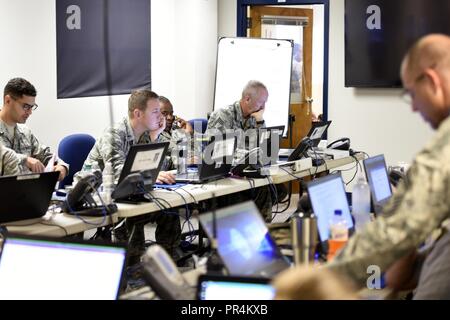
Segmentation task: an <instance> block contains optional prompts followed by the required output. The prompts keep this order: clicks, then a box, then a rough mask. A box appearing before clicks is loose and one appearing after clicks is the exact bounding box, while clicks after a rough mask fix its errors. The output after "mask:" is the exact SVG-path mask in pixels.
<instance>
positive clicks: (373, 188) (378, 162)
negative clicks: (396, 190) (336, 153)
mask: <svg viewBox="0 0 450 320" xmlns="http://www.w3.org/2000/svg"><path fill="white" fill-rule="evenodd" d="M363 163H364V169H365V171H366V177H367V181H368V182H369V185H370V192H371V194H372V204H373V209H374V211H375V213H376V214H381V213H382V212H383V206H384V205H385V204H386V202H388V201H389V199H390V198H391V196H392V189H391V184H390V183H389V177H388V173H387V169H386V161H385V159H384V155H378V156H375V157H371V158H369V159H365V160H364V161H363Z"/></svg>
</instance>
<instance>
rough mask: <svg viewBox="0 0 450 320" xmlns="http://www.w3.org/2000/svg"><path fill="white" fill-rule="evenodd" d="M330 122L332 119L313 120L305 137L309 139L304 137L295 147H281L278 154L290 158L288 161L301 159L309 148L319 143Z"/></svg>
mask: <svg viewBox="0 0 450 320" xmlns="http://www.w3.org/2000/svg"><path fill="white" fill-rule="evenodd" d="M330 124H331V120H330V121H320V122H313V123H312V125H311V129H310V130H309V132H308V134H307V135H306V137H305V138H307V139H305V138H304V139H302V141H300V143H299V144H298V145H297V147H296V148H295V149H280V152H279V153H278V156H279V157H280V158H288V161H295V160H298V159H300V158H301V157H302V156H304V153H305V152H306V151H307V150H308V149H309V148H316V147H317V146H318V145H319V142H320V140H321V139H322V138H323V136H324V135H325V132H326V131H327V129H328V127H329V126H330Z"/></svg>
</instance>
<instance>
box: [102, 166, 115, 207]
mask: <svg viewBox="0 0 450 320" xmlns="http://www.w3.org/2000/svg"><path fill="white" fill-rule="evenodd" d="M102 181H103V183H102V193H103V202H104V203H105V205H108V204H111V203H112V198H111V194H112V193H113V191H114V172H113V168H112V164H111V162H106V163H105V168H104V169H103V173H102Z"/></svg>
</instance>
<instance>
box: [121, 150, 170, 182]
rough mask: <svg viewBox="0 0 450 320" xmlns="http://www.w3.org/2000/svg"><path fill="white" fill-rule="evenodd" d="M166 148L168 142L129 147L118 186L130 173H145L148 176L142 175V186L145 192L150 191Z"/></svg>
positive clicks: (163, 158)
mask: <svg viewBox="0 0 450 320" xmlns="http://www.w3.org/2000/svg"><path fill="white" fill-rule="evenodd" d="M168 147H169V142H158V143H147V144H135V145H133V146H131V149H130V152H128V155H127V158H126V160H125V164H124V165H123V168H122V172H121V173H120V178H119V181H118V183H119V184H120V183H121V182H122V180H123V179H125V177H126V176H128V175H129V174H131V173H136V172H146V173H150V175H148V174H147V175H146V174H143V177H144V186H145V190H147V191H150V190H151V189H152V185H153V184H154V183H155V181H156V178H157V177H158V174H159V171H160V170H161V166H162V164H163V162H164V160H165V156H166V153H167V148H168Z"/></svg>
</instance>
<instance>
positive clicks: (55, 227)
mask: <svg viewBox="0 0 450 320" xmlns="http://www.w3.org/2000/svg"><path fill="white" fill-rule="evenodd" d="M363 158H364V156H363V154H361V153H357V154H356V155H354V156H353V157H350V156H349V157H343V158H340V159H333V160H326V161H325V163H324V164H322V165H320V166H317V167H312V166H311V159H310V158H306V159H302V160H299V161H298V162H296V164H294V165H290V166H289V165H284V166H282V165H274V166H271V167H270V168H267V170H266V171H265V173H266V174H268V175H267V176H266V177H265V178H258V179H248V178H237V177H229V178H224V179H220V180H216V181H211V182H209V183H206V184H201V185H200V184H198V185H196V184H186V185H183V186H180V187H174V188H171V189H158V188H155V189H154V190H153V191H151V195H152V198H156V199H158V200H159V201H156V202H155V201H152V202H143V203H139V204H128V203H118V204H117V206H118V211H117V212H116V213H114V214H112V215H109V216H103V217H84V216H75V215H69V214H66V213H57V212H54V211H52V210H49V212H47V214H46V215H45V216H44V217H43V218H41V219H38V220H36V219H34V220H33V221H26V220H24V221H18V222H12V223H8V224H4V226H6V228H7V230H8V231H9V232H13V233H20V234H27V235H41V236H49V237H64V236H68V235H73V234H78V233H81V232H84V231H87V230H90V229H95V228H98V227H103V226H108V225H111V224H113V223H117V222H118V221H119V220H120V219H122V218H129V217H136V216H140V215H144V214H149V213H152V212H157V211H160V210H161V209H162V208H161V205H162V206H163V207H164V209H167V208H175V207H180V206H185V205H187V204H192V203H198V202H200V201H204V200H208V199H211V198H213V197H220V196H225V195H231V194H233V193H238V192H241V191H245V190H249V189H251V188H258V187H262V186H265V185H269V184H279V183H284V182H289V181H293V180H296V179H301V178H304V177H308V176H315V175H317V174H319V173H323V172H328V171H330V170H336V171H339V169H340V168H342V167H344V166H348V165H351V164H352V163H355V162H356V161H360V160H362V159H363Z"/></svg>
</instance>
